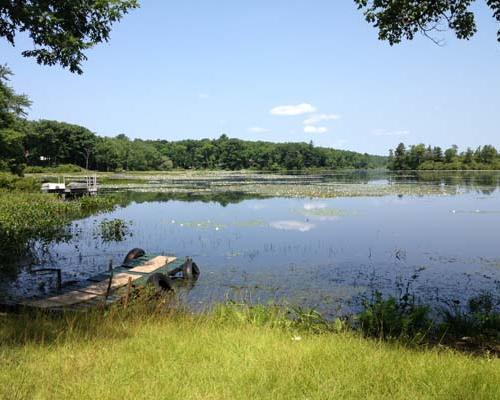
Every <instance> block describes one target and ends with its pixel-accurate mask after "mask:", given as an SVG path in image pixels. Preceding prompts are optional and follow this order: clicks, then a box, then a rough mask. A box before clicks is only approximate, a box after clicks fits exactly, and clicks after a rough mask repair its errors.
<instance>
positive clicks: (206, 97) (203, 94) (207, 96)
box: [198, 93, 210, 100]
mask: <svg viewBox="0 0 500 400" xmlns="http://www.w3.org/2000/svg"><path fill="white" fill-rule="evenodd" d="M209 97H210V96H209V95H208V94H207V93H198V98H199V99H200V100H206V99H208V98H209Z"/></svg>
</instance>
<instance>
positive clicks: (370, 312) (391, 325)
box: [359, 291, 432, 339]
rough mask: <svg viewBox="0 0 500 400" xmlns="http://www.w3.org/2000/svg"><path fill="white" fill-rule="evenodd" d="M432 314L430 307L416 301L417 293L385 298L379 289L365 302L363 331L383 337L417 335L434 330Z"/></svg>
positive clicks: (362, 320)
mask: <svg viewBox="0 0 500 400" xmlns="http://www.w3.org/2000/svg"><path fill="white" fill-rule="evenodd" d="M428 315H429V307H427V306H419V305H417V304H415V302H414V299H413V297H408V296H403V298H401V299H399V300H398V299H396V298H394V297H389V298H387V299H384V298H382V294H381V293H380V292H378V291H377V292H375V293H374V295H373V297H372V299H370V300H365V301H364V302H363V310H362V311H361V313H360V314H359V321H360V323H361V329H362V331H363V333H364V334H365V335H367V336H373V337H378V338H381V339H388V338H400V337H406V338H412V339H413V338H416V337H419V336H422V335H425V334H426V333H427V332H428V331H429V330H430V328H431V326H432V322H431V320H430V319H429V317H428Z"/></svg>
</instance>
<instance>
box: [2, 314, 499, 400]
mask: <svg viewBox="0 0 500 400" xmlns="http://www.w3.org/2000/svg"><path fill="white" fill-rule="evenodd" d="M262 311H263V310H262V309H261V312H260V313H248V312H243V313H241V312H240V313H238V312H234V309H232V308H231V307H228V306H221V307H219V308H218V309H217V310H215V311H213V312H211V313H206V314H202V315H193V314H189V313H185V312H175V311H165V309H163V308H161V309H159V308H156V309H154V310H152V309H151V307H148V310H145V309H144V306H143V305H138V306H132V307H131V308H129V309H121V310H117V309H115V310H108V311H107V312H104V311H102V310H100V311H97V312H94V313H89V314H83V315H82V314H79V315H74V314H66V315H63V316H62V317H61V316H58V317H55V316H51V315H48V314H35V315H29V314H28V315H17V316H14V315H0V321H1V322H2V323H1V324H0V398H5V399H25V398H26V399H27V398H37V399H52V398H58V399H65V398H67V399H74V398H105V399H123V398H144V399H149V398H151V399H157V398H169V399H250V398H259V399H295V398H308V399H325V398H336V399H337V398H339V399H344V398H345V399H385V398H391V399H410V398H411V399H427V398H440V399H457V398H459V399H496V398H500V392H499V390H498V382H499V381H500V359H498V358H494V357H489V356H488V355H483V356H472V355H467V354H461V353H458V352H456V351H454V350H451V349H448V348H445V347H434V348H426V347H423V348H418V347H408V346H404V345H402V344H401V343H399V342H384V341H379V340H372V339H366V338H363V337H362V336H361V335H359V334H356V333H353V332H350V331H344V330H342V329H339V330H338V331H335V332H331V331H330V332H326V331H323V330H321V329H319V330H317V329H312V328H314V327H311V325H310V324H304V323H301V322H288V323H287V322H285V320H283V319H282V317H280V316H279V315H276V314H273V313H269V312H262Z"/></svg>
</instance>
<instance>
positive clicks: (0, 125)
mask: <svg viewBox="0 0 500 400" xmlns="http://www.w3.org/2000/svg"><path fill="white" fill-rule="evenodd" d="M11 75H12V72H11V71H10V70H9V69H8V68H7V67H6V66H0V170H8V171H11V172H13V173H15V174H19V175H20V174H22V171H23V168H24V163H25V158H24V155H25V152H24V146H23V140H24V126H25V125H24V123H23V118H24V117H25V116H26V108H28V107H29V106H30V104H31V102H30V101H29V99H28V97H26V96H25V95H19V94H16V93H15V91H14V89H12V87H10V86H9V85H8V82H9V76H11Z"/></svg>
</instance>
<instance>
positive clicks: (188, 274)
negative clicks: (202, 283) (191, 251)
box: [182, 258, 200, 281]
mask: <svg viewBox="0 0 500 400" xmlns="http://www.w3.org/2000/svg"><path fill="white" fill-rule="evenodd" d="M182 275H183V276H184V279H187V280H189V281H196V280H197V279H198V277H199V276H200V269H199V268H198V265H196V263H195V262H194V261H193V259H192V258H187V259H186V261H185V262H184V264H183V265H182Z"/></svg>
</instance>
